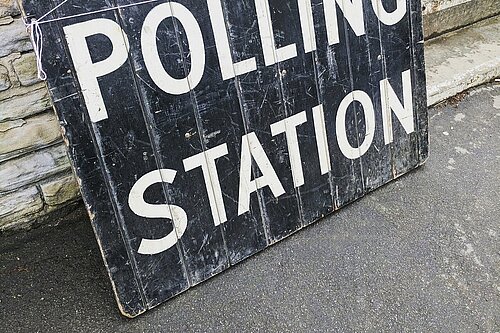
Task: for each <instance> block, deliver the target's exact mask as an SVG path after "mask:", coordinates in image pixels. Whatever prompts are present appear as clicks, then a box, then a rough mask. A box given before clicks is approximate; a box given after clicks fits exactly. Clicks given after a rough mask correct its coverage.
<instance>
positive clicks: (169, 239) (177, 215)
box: [128, 169, 188, 254]
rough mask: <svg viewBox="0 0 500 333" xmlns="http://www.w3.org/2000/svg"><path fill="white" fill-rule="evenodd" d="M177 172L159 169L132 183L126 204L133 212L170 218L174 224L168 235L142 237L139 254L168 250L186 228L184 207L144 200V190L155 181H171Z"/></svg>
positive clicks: (150, 216)
mask: <svg viewBox="0 0 500 333" xmlns="http://www.w3.org/2000/svg"><path fill="white" fill-rule="evenodd" d="M176 173H177V172H176V171H175V170H171V169H160V170H154V171H151V172H149V173H147V174H145V175H144V176H142V177H141V178H139V180H138V181H137V182H136V183H135V184H134V186H133V187H132V189H131V190H130V194H129V196H128V205H129V207H130V210H132V211H133V212H134V214H136V215H139V216H142V217H146V218H165V219H171V220H172V223H173V225H174V230H172V231H171V232H170V233H169V234H168V235H166V236H165V237H163V238H160V239H142V240H141V244H140V246H139V250H138V251H137V252H138V253H139V254H158V253H161V252H163V251H165V250H168V249H169V248H171V247H172V246H174V245H175V244H176V243H177V239H178V238H181V237H182V235H183V234H184V232H185V231H186V228H187V222H188V219H187V215H186V212H185V211H184V209H182V208H181V207H179V206H176V205H169V204H158V205H152V204H150V203H147V202H146V201H145V200H144V192H146V190H147V189H148V187H150V186H151V185H153V184H156V183H162V182H165V183H170V184H171V183H173V181H174V178H175V174H176Z"/></svg>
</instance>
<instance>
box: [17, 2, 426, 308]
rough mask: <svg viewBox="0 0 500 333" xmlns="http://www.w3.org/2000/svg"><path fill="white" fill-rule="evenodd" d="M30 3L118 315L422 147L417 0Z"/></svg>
mask: <svg viewBox="0 0 500 333" xmlns="http://www.w3.org/2000/svg"><path fill="white" fill-rule="evenodd" d="M24 10H25V15H26V17H27V21H28V22H33V24H32V28H33V29H34V31H35V32H38V33H35V34H34V38H35V40H36V38H41V43H39V44H38V45H39V47H38V49H39V50H40V49H41V46H43V50H41V51H42V52H41V61H42V68H43V70H44V71H45V73H46V74H47V83H48V87H49V88H50V93H51V96H52V100H53V102H54V106H55V109H56V111H57V114H58V116H59V119H60V122H61V126H62V129H63V131H64V136H65V139H66V142H67V144H68V151H69V155H70V158H71V160H72V164H73V167H74V171H75V174H76V175H77V176H78V179H79V181H80V185H81V189H82V195H83V198H84V200H85V203H86V205H87V207H88V211H89V214H90V217H91V220H92V224H93V227H94V230H95V233H96V236H97V239H98V241H99V245H100V247H101V250H102V254H103V257H104V259H105V262H106V266H107V269H108V272H109V274H110V277H111V281H112V283H113V286H114V290H115V293H116V297H117V299H118V304H119V306H120V309H121V311H122V313H123V314H124V315H126V316H131V317H133V316H136V315H138V314H140V313H142V312H143V311H145V310H147V309H150V308H152V307H154V306H156V305H158V304H159V303H161V302H163V301H165V300H167V299H169V298H171V297H172V296H174V295H177V294H179V293H181V292H182V291H184V290H186V289H188V288H190V287H191V286H194V285H196V284H198V283H200V282H202V281H204V280H206V279H208V278H210V277H212V276H214V275H215V274H217V273H219V272H222V271H223V270H225V269H227V268H229V267H230V266H232V265H235V264H237V263H238V262H240V261H241V260H243V259H245V258H247V257H249V256H251V255H253V254H255V253H256V252H258V251H260V250H262V249H264V248H266V247H267V246H269V245H271V244H273V243H275V242H277V241H279V240H281V239H283V238H284V237H286V236H289V235H290V234H292V233H294V232H295V231H297V230H299V229H301V228H303V227H305V226H307V225H308V224H310V223H313V222H315V221H317V220H318V219H320V218H321V217H324V216H325V215H328V214H330V213H332V212H334V211H335V210H337V209H339V208H341V207H342V206H344V205H346V204H348V203H350V202H352V201H354V200H356V199H358V198H360V197H362V196H363V195H365V194H366V193H367V192H369V191H371V190H373V189H376V188H378V187H380V186H381V185H383V184H385V183H387V182H388V181H390V180H392V179H394V178H396V177H398V176H400V175H402V174H404V173H405V172H407V171H409V170H411V169H413V168H415V167H417V166H418V165H420V164H422V163H423V162H424V160H425V159H426V157H427V147H428V140H427V112H426V96H425V76H424V63H423V43H422V27H421V11H420V2H419V1H418V0H406V1H405V0H323V1H320V0H290V1H288V0H287V1H285V0H203V1H200V0H176V1H160V0H147V1H142V2H139V1H132V0H116V1H113V0H99V1H76V0H66V1H62V0H54V1H52V0H25V1H24ZM34 20H38V21H34ZM37 28H38V29H37ZM353 222H354V221H353Z"/></svg>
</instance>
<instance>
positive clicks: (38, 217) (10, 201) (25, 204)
mask: <svg viewBox="0 0 500 333" xmlns="http://www.w3.org/2000/svg"><path fill="white" fill-rule="evenodd" d="M422 8H423V12H424V33H425V36H426V37H432V36H436V35H439V34H442V33H443V32H446V31H450V30H454V29H457V28H460V27H463V26H466V25H469V24H472V23H474V22H477V21H479V20H482V19H484V18H487V17H490V16H494V15H497V14H499V13H500V1H498V0H422ZM79 197H80V196H79V190H78V186H77V185H76V182H75V180H74V178H73V176H72V173H71V169H70V165H69V162H68V159H67V157H66V153H65V147H64V145H63V144H62V140H61V135H60V132H59V125H58V122H57V119H56V117H55V116H54V112H53V110H52V109H51V104H50V101H49V97H48V93H47V90H46V87H45V84H44V83H43V82H40V81H39V80H38V79H37V73H36V61H35V56H34V54H33V51H32V46H31V43H30V40H29V37H28V35H27V33H26V29H25V27H24V24H23V21H22V19H21V16H20V11H19V10H18V7H17V4H16V2H15V0H0V232H2V231H5V230H12V229H22V228H29V227H31V226H33V225H34V224H39V223H42V222H44V220H46V219H48V218H52V216H54V214H55V213H57V214H64V212H65V211H67V210H68V209H71V205H70V204H71V203H74V202H76V201H77V200H79ZM63 207H64V209H62V208H63ZM68 207H69V208H68ZM51 213H52V214H51Z"/></svg>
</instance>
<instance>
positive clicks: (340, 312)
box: [0, 83, 500, 332]
mask: <svg viewBox="0 0 500 333" xmlns="http://www.w3.org/2000/svg"><path fill="white" fill-rule="evenodd" d="M429 117H430V135H431V151H430V158H429V160H428V161H427V163H426V164H425V165H424V166H422V167H420V168H419V169H417V170H415V171H413V172H410V173H409V174H407V175H405V176H403V177H401V178H399V179H398V180H396V181H394V182H392V183H390V184H388V185H386V186H384V187H382V188H380V189H378V190H376V191H375V192H373V193H371V194H369V195H368V196H366V197H364V198H363V199H361V200H359V201H357V202H355V203H353V204H351V205H350V206H348V207H346V208H344V209H342V210H340V211H338V212H336V213H335V214H333V215H331V216H329V217H327V218H325V219H323V220H321V221H319V222H318V223H316V224H314V225H312V226H310V227H308V228H306V229H304V230H301V231H300V232H298V233H296V234H295V235H293V236H291V237H289V238H287V239H286V240H284V241H282V242H280V243H278V244H276V245H274V246H272V247H270V248H268V249H266V250H265V251H263V252H261V253H259V254H258V255H256V256H254V257H251V258H250V259H248V260H246V261H244V262H243V263H241V264H238V265H237V266H235V267H233V268H231V269H229V270H228V271H225V272H223V273H222V274H219V275H218V276H216V277H214V278H212V279H210V280H209V281H207V282H205V283H202V284H200V285H199V286H197V287H195V288H193V289H191V290H189V291H187V292H185V293H183V294H181V295H180V296H177V297H175V298H174V299H172V300H170V301H168V302H167V303H165V304H163V305H161V306H159V307H157V308H156V309H154V310H152V311H149V312H148V313H146V314H144V315H141V316H140V317H138V318H136V319H126V318H123V317H122V316H121V315H120V314H119V312H118V308H117V306H116V303H115V301H114V298H113V292H112V290H111V285H110V283H109V280H108V277H107V274H106V272H105V269H104V265H103V263H102V259H101V257H100V253H99V250H98V248H97V243H96V240H95V238H94V235H93V232H92V229H91V227H90V223H89V220H88V217H87V216H86V212H85V210H84V209H83V206H82V205H79V206H78V208H77V209H76V210H75V211H74V212H73V213H72V214H70V215H69V216H67V217H66V218H64V219H63V220H62V221H54V223H55V224H58V225H57V226H53V227H43V228H38V229H35V230H32V231H30V232H25V233H18V234H13V235H0V331H1V332H332V331H336V332H500V84H499V83H493V84H489V85H485V86H482V87H480V88H477V89H474V90H472V91H469V92H468V93H463V94H461V95H460V96H457V97H455V98H452V99H451V100H449V101H448V102H447V104H446V105H440V106H436V107H433V108H432V109H430V110H429ZM166 274H167V273H166Z"/></svg>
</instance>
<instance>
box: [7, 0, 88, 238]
mask: <svg viewBox="0 0 500 333" xmlns="http://www.w3.org/2000/svg"><path fill="white" fill-rule="evenodd" d="M78 199H79V190H78V185H77V183H76V181H75V179H74V177H73V175H72V173H71V169H70V165H69V161H68V158H67V156H66V148H65V147H64V144H63V143H62V140H61V134H60V130H59V123H58V121H57V118H56V116H55V114H54V111H53V110H52V107H51V103H50V99H49V96H48V92H47V89H46V87H45V84H44V83H43V82H41V81H40V80H38V78H37V70H36V58H35V55H34V53H33V48H32V46H31V42H30V39H29V37H28V34H27V33H26V28H25V26H24V23H23V20H22V19H21V13H20V11H19V9H18V7H17V4H16V2H15V1H13V0H0V231H5V230H10V229H21V228H28V227H30V226H33V225H34V224H36V223H37V222H40V221H41V220H43V219H44V217H46V216H47V215H49V213H51V212H56V211H59V210H60V208H62V207H65V206H67V205H68V204H70V203H73V202H75V201H76V200H78Z"/></svg>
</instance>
